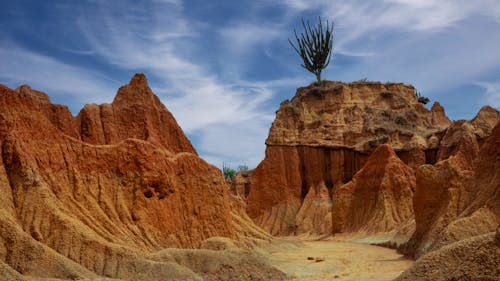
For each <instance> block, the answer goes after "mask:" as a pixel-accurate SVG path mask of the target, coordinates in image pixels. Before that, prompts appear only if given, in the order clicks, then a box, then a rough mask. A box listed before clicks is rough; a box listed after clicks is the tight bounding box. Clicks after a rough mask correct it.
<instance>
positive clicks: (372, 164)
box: [332, 144, 415, 233]
mask: <svg viewBox="0 0 500 281" xmlns="http://www.w3.org/2000/svg"><path fill="white" fill-rule="evenodd" d="M414 189H415V175H414V172H413V170H412V169H411V168H410V167H408V166H407V165H405V164H404V163H403V161H401V159H399V158H398V156H397V155H396V153H394V151H393V150H392V149H391V147H390V146H389V145H387V144H383V145H381V146H379V147H378V148H377V149H376V150H375V151H374V152H373V153H372V155H371V156H370V158H368V161H367V162H366V164H365V166H364V167H363V168H362V169H361V170H359V171H358V172H357V173H356V174H355V175H354V177H353V179H352V181H350V182H349V183H346V184H344V185H342V186H340V187H338V188H336V189H335V190H334V191H333V216H332V218H333V220H332V222H333V232H334V233H337V232H358V231H363V232H366V233H378V232H389V231H392V230H395V229H397V228H398V227H399V226H401V225H403V224H404V223H406V222H407V221H408V220H410V219H412V218H413V210H412V197H413V190H414Z"/></svg>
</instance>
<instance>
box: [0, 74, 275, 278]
mask: <svg viewBox="0 0 500 281" xmlns="http://www.w3.org/2000/svg"><path fill="white" fill-rule="evenodd" d="M0 108H1V110H0V155H1V158H0V159H1V161H0V200H1V201H2V202H3V203H2V204H1V205H0V273H1V275H0V276H2V278H4V277H5V278H7V277H8V278H13V280H16V278H18V279H19V278H22V276H21V275H20V274H19V273H21V274H23V275H29V276H36V277H50V278H64V279H74V278H95V277H97V276H105V277H112V278H123V279H126V280H171V279H176V278H177V279H186V278H194V279H195V280H197V279H196V278H199V277H196V276H197V275H196V274H195V273H194V272H193V271H191V270H190V269H188V268H186V267H182V266H180V265H179V264H177V263H175V259H173V258H172V256H171V255H164V256H162V257H155V258H152V257H148V256H147V254H148V253H150V252H153V251H157V250H160V249H163V248H166V247H197V246H199V245H200V244H201V242H202V241H203V240H205V239H206V238H209V237H212V236H224V237H232V238H238V237H240V236H242V235H245V234H250V235H260V236H263V237H265V233H261V232H259V229H257V228H256V227H255V226H252V225H251V223H250V222H249V221H250V220H249V219H245V216H241V217H240V216H239V215H242V214H241V211H238V210H237V209H235V210H231V208H230V207H231V204H232V203H231V201H230V198H229V194H228V192H227V186H226V183H225V181H224V178H223V176H222V174H221V172H220V170H219V169H217V168H216V167H214V166H212V165H209V164H207V163H206V162H205V161H203V160H202V159H201V158H199V157H198V156H197V154H196V151H195V150H194V148H193V147H192V145H191V143H190V142H189V140H188V139H187V138H186V137H185V135H184V134H183V132H182V130H181V129H180V128H179V126H178V125H177V123H176V121H175V119H174V117H173V116H172V114H171V113H170V112H169V111H168V110H167V109H166V108H165V107H164V106H163V104H161V102H160V101H159V99H158V98H157V97H156V96H155V95H154V94H153V93H152V91H151V89H150V88H149V87H148V85H147V81H146V78H145V77H144V75H142V74H138V75H135V76H134V77H133V78H132V80H131V81H130V83H129V84H128V85H125V86H123V87H121V88H120V89H119V91H118V93H117V95H116V97H115V99H114V101H113V103H111V104H103V105H99V106H98V105H86V106H85V107H84V108H83V109H82V111H81V112H80V113H79V114H78V116H77V117H76V118H74V117H73V116H72V115H71V113H70V112H69V110H68V109H67V108H66V107H64V106H60V105H54V104H52V103H51V102H50V99H49V97H48V96H47V95H46V94H44V93H41V92H38V91H35V90H32V89H30V88H29V87H28V86H22V87H20V88H18V89H17V90H15V91H14V90H11V89H9V88H7V87H5V86H3V85H0ZM238 212H240V213H238ZM234 218H236V219H239V220H240V221H238V222H241V223H240V224H238V223H237V222H235V220H234ZM235 224H236V225H237V226H238V227H239V228H238V229H237V230H236V231H237V233H236V232H235V231H234V230H233V227H234V226H235ZM186 254H189V253H186ZM189 255H191V254H189ZM167 256H168V257H167ZM207 258H208V256H207ZM220 266H222V263H221V265H220ZM193 268H194V267H193ZM193 268H192V270H195V269H193ZM216 268H217V267H214V268H212V270H215V269H216ZM6 276H7V277H6ZM19 280H22V279H19Z"/></svg>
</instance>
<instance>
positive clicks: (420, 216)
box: [404, 122, 500, 257]
mask: <svg viewBox="0 0 500 281" xmlns="http://www.w3.org/2000/svg"><path fill="white" fill-rule="evenodd" d="M465 125H467V124H465ZM458 126H460V127H461V128H463V127H464V124H463V122H461V123H460V124H458ZM455 127H456V126H452V127H450V129H449V130H450V132H455V131H456V128H455ZM459 135H460V136H461V137H460V138H459V139H460V141H459V142H458V143H459V144H458V145H454V147H456V149H455V154H454V155H452V156H451V157H449V158H448V159H445V160H442V161H440V162H438V163H437V164H435V165H433V166H432V165H424V166H421V167H420V168H419V169H418V171H417V188H416V192H415V195H414V199H413V206H414V212H415V221H416V230H415V232H414V234H413V236H412V237H411V239H410V241H409V242H408V243H407V244H406V246H405V249H404V250H405V251H406V253H407V254H409V255H413V256H416V257H419V256H421V255H423V254H425V253H427V252H429V251H432V250H435V249H438V248H440V247H442V246H444V245H447V244H449V243H452V242H455V241H459V240H462V239H466V238H469V237H473V236H477V235H481V234H484V233H488V232H492V231H494V230H495V228H496V227H497V226H498V224H500V122H499V123H497V125H496V126H495V128H494V129H493V130H492V133H491V136H489V137H488V138H487V139H486V141H485V142H484V144H483V145H482V146H481V148H480V149H479V150H477V143H475V142H471V141H470V136H468V135H467V134H464V133H463V132H461V133H460V134H459ZM476 155H477V156H476ZM474 156H476V157H474ZM472 159H473V161H472Z"/></svg>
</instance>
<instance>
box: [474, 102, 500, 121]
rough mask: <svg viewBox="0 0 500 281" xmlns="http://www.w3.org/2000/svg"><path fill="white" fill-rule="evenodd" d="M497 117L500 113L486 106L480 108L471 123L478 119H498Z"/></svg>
mask: <svg viewBox="0 0 500 281" xmlns="http://www.w3.org/2000/svg"><path fill="white" fill-rule="evenodd" d="M499 115H500V112H499V111H498V110H496V109H495V108H493V107H491V106H489V105H486V106H483V107H481V109H480V110H479V112H478V113H477V114H476V117H474V119H473V121H474V120H476V119H478V118H488V117H490V118H498V116H499Z"/></svg>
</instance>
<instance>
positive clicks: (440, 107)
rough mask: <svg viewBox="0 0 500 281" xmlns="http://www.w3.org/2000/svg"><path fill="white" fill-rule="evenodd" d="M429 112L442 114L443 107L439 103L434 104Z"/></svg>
mask: <svg viewBox="0 0 500 281" xmlns="http://www.w3.org/2000/svg"><path fill="white" fill-rule="evenodd" d="M431 111H434V112H436V111H443V112H444V107H443V106H442V105H441V104H440V103H439V102H437V101H436V102H434V104H433V105H432V107H431Z"/></svg>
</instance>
